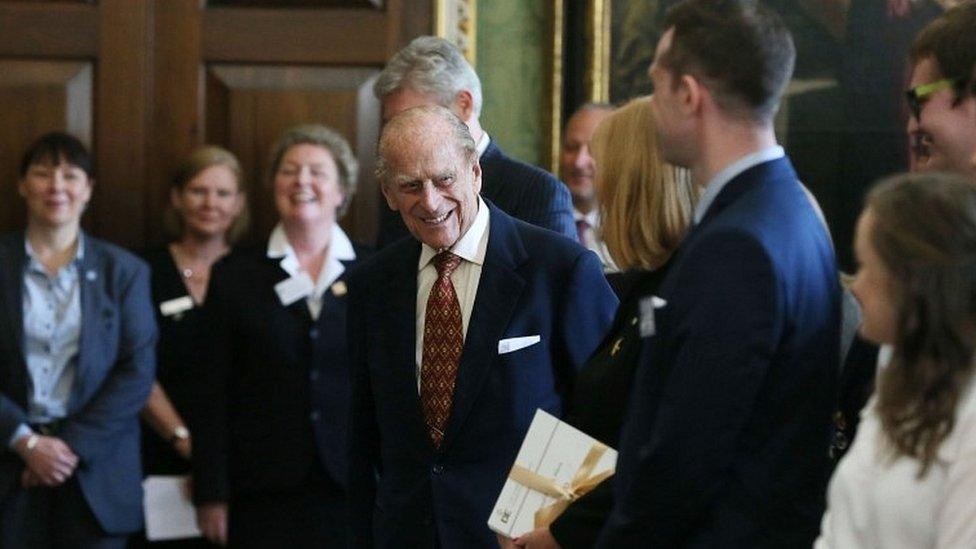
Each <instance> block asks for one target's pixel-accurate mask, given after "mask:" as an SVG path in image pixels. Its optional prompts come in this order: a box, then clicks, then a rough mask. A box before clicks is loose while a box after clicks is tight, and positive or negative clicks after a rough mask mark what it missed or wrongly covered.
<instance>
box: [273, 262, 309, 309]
mask: <svg viewBox="0 0 976 549" xmlns="http://www.w3.org/2000/svg"><path fill="white" fill-rule="evenodd" d="M314 290H315V283H314V282H312V277H310V276H308V273H306V272H305V271H302V272H300V273H298V274H297V275H296V276H293V277H291V278H287V279H285V280H282V281H281V282H279V283H277V284H275V292H276V293H277V294H278V299H279V300H281V304H282V305H284V306H285V307H287V306H289V305H291V304H292V303H294V302H296V301H298V300H299V299H301V298H303V297H308V296H309V295H311V294H312V292H313V291H314Z"/></svg>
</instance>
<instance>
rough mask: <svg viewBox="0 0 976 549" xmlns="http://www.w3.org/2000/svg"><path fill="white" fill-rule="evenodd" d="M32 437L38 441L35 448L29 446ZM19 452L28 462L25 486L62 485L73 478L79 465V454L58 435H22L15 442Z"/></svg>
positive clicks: (23, 477)
mask: <svg viewBox="0 0 976 549" xmlns="http://www.w3.org/2000/svg"><path fill="white" fill-rule="evenodd" d="M31 437H36V439H37V441H36V443H35V444H34V446H33V448H28V447H27V446H28V442H29V441H30V440H31ZM15 448H16V449H17V453H18V454H20V457H21V458H23V460H24V462H25V463H26V464H27V471H29V474H28V473H27V472H25V474H24V475H23V476H22V477H21V484H23V485H24V487H25V488H27V487H30V486H37V485H42V486H49V487H52V488H53V487H55V486H60V485H61V484H63V483H64V481H66V480H68V479H69V478H71V475H73V474H74V472H75V468H76V467H77V466H78V456H76V455H75V453H74V452H73V451H71V448H70V447H68V445H67V444H65V443H64V441H63V440H61V439H59V438H57V437H48V436H42V435H31V436H26V437H21V438H20V439H19V440H17V442H16V444H15Z"/></svg>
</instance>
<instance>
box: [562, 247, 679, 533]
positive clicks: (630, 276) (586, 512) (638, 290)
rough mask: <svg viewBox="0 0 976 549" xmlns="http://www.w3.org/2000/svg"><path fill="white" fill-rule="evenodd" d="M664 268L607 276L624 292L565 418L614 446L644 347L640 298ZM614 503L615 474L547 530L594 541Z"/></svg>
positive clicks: (660, 277) (648, 293) (656, 282)
mask: <svg viewBox="0 0 976 549" xmlns="http://www.w3.org/2000/svg"><path fill="white" fill-rule="evenodd" d="M666 272H667V265H664V266H661V267H660V268H658V269H656V270H654V271H650V272H648V271H628V272H624V273H613V275H614V276H612V277H611V276H608V277H607V278H608V280H610V279H613V281H615V282H616V286H615V287H619V288H626V290H625V292H626V294H625V295H624V298H623V300H622V301H621V303H620V307H619V308H618V309H617V315H616V317H615V318H614V320H613V327H611V328H610V330H609V331H608V332H607V335H606V337H605V338H604V339H603V343H601V344H600V347H599V348H598V349H597V351H596V352H594V353H593V356H591V357H590V358H589V360H587V361H586V365H585V366H584V367H583V370H582V371H581V372H580V375H579V378H578V380H577V385H576V391H575V393H574V395H573V402H572V407H571V408H570V410H569V413H568V414H567V416H566V422H567V423H569V424H570V425H573V426H574V427H576V428H577V429H579V430H580V431H583V432H584V433H586V434H588V435H590V436H591V437H593V438H595V439H597V440H599V441H600V442H602V443H604V444H606V445H608V446H610V447H611V448H617V447H619V445H620V430H621V429H622V427H623V423H624V417H625V416H626V414H627V405H628V403H629V402H630V389H631V387H632V386H633V383H634V371H635V370H636V369H637V359H638V357H639V354H640V349H641V338H640V330H639V319H640V301H641V300H642V299H644V298H646V297H648V296H651V295H654V294H655V293H657V289H658V286H659V285H660V284H661V280H663V279H664V275H665V273H666ZM613 281H611V285H612V286H613V285H614V282H613ZM611 507H613V480H612V479H607V480H606V481H604V482H602V483H600V485H599V486H597V487H596V488H595V489H594V490H592V491H591V492H589V493H587V494H586V495H584V496H583V497H582V498H580V499H578V500H576V501H574V502H573V504H572V505H570V506H569V507H567V508H566V510H565V511H564V512H563V514H561V515H559V517H558V518H557V519H556V520H555V521H554V522H553V523H552V524H550V525H549V531H550V532H551V533H552V536H553V537H554V538H556V541H558V542H559V545H560V546H561V547H563V549H572V548H575V547H579V548H585V547H592V546H593V544H594V543H596V539H597V535H598V534H599V533H600V528H602V527H603V522H604V521H605V520H606V519H607V516H608V515H609V514H610V509H611Z"/></svg>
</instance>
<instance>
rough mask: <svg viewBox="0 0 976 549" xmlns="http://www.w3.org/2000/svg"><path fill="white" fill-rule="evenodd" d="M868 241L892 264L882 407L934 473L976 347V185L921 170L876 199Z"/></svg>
mask: <svg viewBox="0 0 976 549" xmlns="http://www.w3.org/2000/svg"><path fill="white" fill-rule="evenodd" d="M866 210H870V211H871V212H872V213H873V214H874V215H873V219H874V224H873V226H872V228H871V233H870V234H869V235H867V237H868V242H870V243H871V246H872V247H873V248H874V250H875V252H876V253H877V255H878V257H879V258H880V260H881V262H882V264H883V265H884V266H885V269H886V270H887V272H888V275H889V276H888V278H889V287H888V288H887V290H888V291H889V292H890V293H891V295H892V298H893V300H894V306H895V311H896V315H897V318H896V319H895V321H896V324H895V325H896V333H895V342H894V355H893V357H892V359H891V362H890V363H889V365H888V367H887V368H886V369H885V370H884V371H883V372H882V373H881V375H880V376H879V379H878V414H879V416H880V418H881V425H882V430H883V432H884V434H885V435H886V438H887V439H888V440H889V441H890V442H891V445H892V448H893V450H894V455H895V456H902V455H904V456H909V457H912V458H915V459H917V460H919V461H920V462H921V466H920V468H919V476H923V475H925V473H926V471H927V470H928V468H929V467H930V466H931V465H932V463H934V462H935V461H936V459H937V457H936V456H937V455H938V450H939V446H940V445H941V444H942V442H943V441H944V440H945V438H946V437H947V436H948V435H949V433H951V432H952V429H953V427H954V425H955V420H956V407H957V405H958V403H959V399H960V395H961V394H962V391H963V389H964V388H965V387H966V385H967V384H968V383H969V381H970V380H971V379H972V377H973V357H974V350H976V267H974V266H976V183H974V182H973V181H971V180H970V179H969V178H966V177H963V176H961V175H953V174H945V173H922V172H920V173H912V174H904V175H897V176H894V177H891V178H889V179H886V180H884V181H883V182H882V183H880V184H879V185H878V186H877V187H876V188H874V189H873V190H872V191H871V192H870V194H869V195H868V198H867V207H866Z"/></svg>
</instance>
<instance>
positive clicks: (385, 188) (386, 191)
mask: <svg viewBox="0 0 976 549" xmlns="http://www.w3.org/2000/svg"><path fill="white" fill-rule="evenodd" d="M380 190H381V191H382V192H383V198H385V199H386V205H387V206H389V207H390V209H391V210H393V211H397V203H396V196H394V194H393V193H394V192H395V191H393V190H392V189H390V186H389V184H387V183H384V182H381V183H380Z"/></svg>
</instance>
